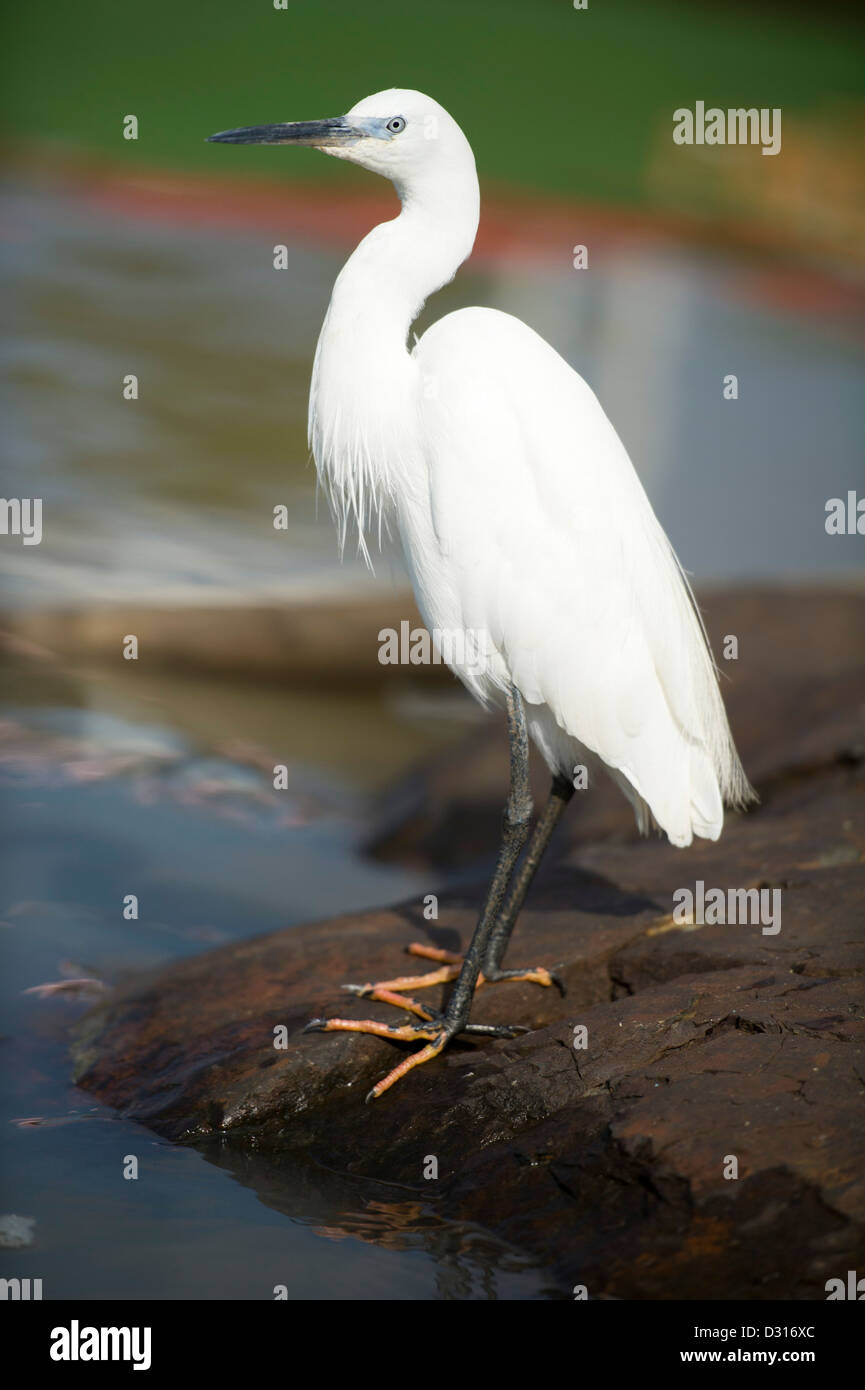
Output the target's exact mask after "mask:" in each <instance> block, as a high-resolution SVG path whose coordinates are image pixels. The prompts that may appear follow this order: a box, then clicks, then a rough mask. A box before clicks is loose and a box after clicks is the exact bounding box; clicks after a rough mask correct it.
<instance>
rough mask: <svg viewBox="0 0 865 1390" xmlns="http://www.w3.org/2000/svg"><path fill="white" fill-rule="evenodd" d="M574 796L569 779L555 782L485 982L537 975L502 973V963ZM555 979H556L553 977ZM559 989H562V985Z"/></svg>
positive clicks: (497, 929)
mask: <svg viewBox="0 0 865 1390" xmlns="http://www.w3.org/2000/svg"><path fill="white" fill-rule="evenodd" d="M573 794H574V788H573V784H572V783H571V782H570V781H568V779H567V778H566V777H561V776H556V777H554V778H553V785H552V789H551V791H550V796H549V800H548V801H547V804H546V806H545V807H544V810H543V813H542V815H541V817H540V819H539V821H538V823H537V825H536V826H535V829H534V834H533V835H532V838H531V842H530V844H529V847H528V850H527V851H526V857H525V859H524V860H523V862H522V864H521V865H520V870H519V873H518V874H517V876H516V878H515V880H514V882H513V884H512V885H511V891H510V893H509V894H508V899H507V902H506V903H505V905H504V907H503V909H502V911H501V913H500V914H499V917H498V919H497V921H496V924H495V926H494V927H493V930H492V932H491V933H490V937H489V940H488V942H487V947H486V951H485V953H484V957H483V963H482V967H481V968H482V970H483V974H484V979H485V980H489V981H490V983H495V982H496V981H498V980H508V979H512V980H519V979H526V978H531V975H532V973H533V972H530V971H525V970H502V969H501V963H502V961H503V959H504V955H505V951H506V950H507V949H508V942H509V940H510V936H511V932H512V931H513V929H514V926H515V925H516V920H517V918H518V917H519V915H520V910H521V909H522V906H523V903H524V902H525V900H526V894H527V893H528V891H529V886H530V884H531V882H532V879H533V878H534V876H535V871H536V869H537V867H538V865H539V864H540V862H541V860H542V858H543V856H544V850H545V849H546V847H547V845H548V844H549V842H550V837H551V835H552V833H553V831H554V830H555V828H556V826H557V825H558V823H559V820H560V819H561V816H562V813H563V811H564V809H565V807H566V806H567V804H568V802H569V801H570V799H571V797H572V796H573ZM551 978H552V979H555V977H554V976H552V977H551ZM556 983H559V987H560V988H561V984H560V982H558V981H556Z"/></svg>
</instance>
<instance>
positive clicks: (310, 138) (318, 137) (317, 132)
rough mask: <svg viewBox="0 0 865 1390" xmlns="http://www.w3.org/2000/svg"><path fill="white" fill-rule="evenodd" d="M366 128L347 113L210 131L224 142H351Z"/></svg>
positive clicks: (225, 143)
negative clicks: (323, 118)
mask: <svg viewBox="0 0 865 1390" xmlns="http://www.w3.org/2000/svg"><path fill="white" fill-rule="evenodd" d="M363 135H364V131H362V130H358V129H357V127H356V126H353V125H351V124H350V123H349V122H348V121H347V120H346V118H345V116H334V117H332V118H331V119H330V120H326V121H289V122H288V123H287V124H284V125H249V126H241V127H240V129H239V130H223V131H221V132H220V133H219V135H208V137H207V138H208V140H212V141H215V142H216V143H217V144H222V145H313V146H316V145H351V144H353V143H354V141H355V140H361V139H362V138H363Z"/></svg>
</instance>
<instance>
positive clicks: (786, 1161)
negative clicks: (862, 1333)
mask: <svg viewBox="0 0 865 1390" xmlns="http://www.w3.org/2000/svg"><path fill="white" fill-rule="evenodd" d="M725 604H726V605H727V607H726V608H725V607H724V605H725ZM863 607H865V606H863V602H862V600H861V599H859V598H857V597H855V596H843V597H841V596H838V595H812V596H807V597H806V598H803V596H801V595H799V596H793V595H777V596H767V595H751V596H745V595H743V596H734V597H732V598H729V599H724V600H721V599H719V600H718V601H717V609H716V611H714V612H713V610H712V609H711V608H710V610H709V617H710V622H713V623H714V624H720V626H717V625H716V626H715V632H721V634H722V635H723V634H724V633H737V634H738V635H739V641H740V658H739V662H738V664H735V663H729V665H731V666H734V665H735V671H734V676H733V682H732V689H731V691H730V694H729V705H730V709H731V717H732V720H733V724H734V730H735V732H736V735H737V738H738V740H739V744H740V747H741V748H742V751H743V756H744V758H745V761H746V766H747V767H748V770H749V772H750V773H751V775H752V777H753V779H754V780H755V782H756V783H757V785H758V789H759V790H760V792H761V795H762V798H763V799H762V803H761V805H760V806H759V807H758V808H757V809H756V810H755V811H753V812H752V813H750V814H749V815H748V816H746V817H731V818H730V821H729V823H728V826H727V829H726V830H725V833H724V836H723V837H722V839H721V841H720V842H718V843H717V844H714V845H713V844H707V843H705V842H702V841H699V842H697V845H696V846H695V847H694V848H693V849H692V850H690V851H688V852H687V853H684V852H682V851H677V850H674V849H672V848H671V847H669V846H668V845H666V844H665V843H661V842H660V841H657V840H650V841H639V840H637V839H636V838H635V837H633V836H632V835H631V832H630V829H629V828H628V827H627V826H626V824H625V822H624V820H622V821H621V822H619V821H618V820H617V819H616V817H617V816H618V812H617V811H616V810H615V809H609V810H606V809H604V808H603V807H602V806H600V805H596V804H594V803H589V804H587V805H586V806H585V807H583V806H581V805H578V806H577V807H576V809H575V811H574V814H573V815H572V816H571V817H570V818H569V821H568V822H566V825H567V829H563V833H562V836H561V842H560V846H559V852H558V854H557V855H555V856H553V858H552V859H551V861H550V862H549V864H548V865H546V866H545V868H544V870H542V872H541V874H539V877H538V881H537V883H536V885H535V889H534V890H533V893H532V895H531V897H530V900H529V904H528V905H527V907H526V909H525V910H524V913H523V915H522V918H521V920H520V923H519V926H518V928H517V930H516V932H515V934H514V938H513V941H512V944H511V950H510V953H509V959H508V963H509V964H511V965H516V964H523V965H534V964H546V965H553V964H559V966H560V969H561V974H562V976H563V978H564V981H565V984H566V986H567V995H566V997H565V998H562V997H560V996H559V994H558V993H557V992H555V991H553V990H542V989H539V988H538V987H536V986H531V985H522V984H519V985H513V984H511V985H497V986H488V987H485V988H482V989H481V990H480V991H479V993H478V995H477V999H476V1003H475V1008H474V1013H473V1018H474V1019H475V1021H480V1022H511V1021H512V1022H520V1023H525V1024H529V1025H531V1026H532V1029H533V1031H532V1032H531V1033H529V1034H527V1035H525V1036H522V1037H520V1038H518V1039H516V1040H513V1041H489V1040H483V1039H476V1040H460V1041H458V1042H457V1043H455V1044H454V1045H453V1046H452V1047H451V1048H450V1049H449V1050H448V1051H447V1052H446V1053H445V1054H444V1055H443V1056H442V1057H441V1058H439V1059H438V1060H437V1061H436V1062H434V1063H432V1064H431V1065H429V1066H426V1067H423V1068H421V1069H419V1070H417V1071H415V1072H413V1073H412V1074H410V1075H409V1076H408V1077H407V1078H406V1079H405V1080H404V1081H403V1082H401V1083H399V1084H398V1085H397V1086H396V1087H395V1088H394V1089H393V1090H392V1091H391V1092H389V1093H387V1095H386V1096H384V1097H383V1098H382V1099H381V1100H380V1101H378V1102H376V1103H375V1104H373V1105H364V1104H363V1097H364V1095H365V1094H366V1092H367V1090H368V1089H369V1087H370V1086H371V1085H372V1084H373V1082H375V1081H376V1080H378V1079H379V1078H380V1077H381V1076H382V1075H383V1074H384V1072H386V1071H387V1070H388V1069H389V1068H390V1067H391V1066H392V1065H394V1063H395V1060H397V1058H398V1057H399V1056H400V1055H402V1054H403V1051H404V1049H403V1048H402V1047H401V1046H398V1045H395V1044H392V1043H387V1042H385V1041H382V1040H380V1039H376V1038H373V1037H369V1036H363V1035H358V1034H351V1033H331V1034H304V1033H303V1032H302V1028H303V1025H304V1024H305V1023H306V1021H307V1020H308V1019H309V1018H310V1017H311V1016H313V1015H318V1014H322V1013H327V1014H337V1013H339V1014H342V1015H343V1016H354V1017H369V1016H374V1017H379V1018H381V1019H383V1020H394V1019H395V1018H396V1017H398V1016H397V1015H396V1013H395V1011H394V1010H393V1009H391V1008H389V1007H388V1006H386V1005H381V1004H369V1003H368V1002H367V1001H364V1000H360V999H356V998H353V997H352V996H350V995H347V994H345V993H343V992H342V991H341V989H340V985H341V983H342V982H344V981H355V982H363V981H366V980H369V979H376V978H387V977H391V976H393V975H395V974H400V973H403V972H405V971H406V970H410V971H412V972H414V971H415V970H416V969H417V968H419V967H420V968H422V963H419V962H413V961H412V960H411V958H409V957H406V956H405V955H404V954H403V948H404V947H405V946H406V945H407V944H408V943H409V942H411V941H415V940H420V941H427V942H431V943H433V944H435V945H439V946H444V947H446V948H449V949H454V948H456V947H458V946H459V945H461V944H464V943H465V942H466V941H467V940H468V937H469V935H470V932H471V928H472V925H473V921H474V914H475V911H476V907H477V902H478V900H479V897H480V895H481V892H482V889H483V884H482V882H481V881H480V880H479V881H478V882H477V884H475V885H472V886H471V887H470V888H466V889H465V890H462V889H461V890H460V891H459V892H448V893H442V894H441V895H440V898H439V915H438V920H437V921H435V922H431V921H427V920H426V919H425V917H424V915H423V911H422V906H421V904H420V903H419V902H418V903H412V904H407V905H404V906H400V907H397V908H394V909H391V910H388V911H377V912H368V913H363V914H357V915H351V916H348V917H344V918H340V919H337V920H334V921H330V922H325V923H319V924H314V925H311V926H308V927H304V928H300V929H291V930H287V931H284V932H278V933H275V934H272V935H269V936H266V937H260V938H257V939H254V940H251V941H243V942H238V943H233V944H231V945H230V946H224V947H221V948H220V949H218V950H216V951H212V952H208V953H207V954H203V955H199V956H196V957H193V958H191V959H186V960H184V961H181V962H180V963H179V964H176V965H174V966H172V967H171V968H170V969H168V970H166V971H163V972H162V973H161V974H158V975H154V976H151V977H148V978H145V979H142V978H140V977H139V978H138V979H136V980H133V981H130V982H129V983H128V985H127V986H125V987H124V988H121V989H120V990H119V991H118V992H117V993H116V994H115V995H114V996H113V997H111V998H110V999H108V1000H106V1001H105V1002H104V1003H102V1004H101V1005H100V1006H98V1007H97V1008H96V1009H94V1010H93V1011H92V1012H91V1013H90V1014H88V1015H87V1016H86V1018H85V1019H84V1020H83V1021H82V1022H81V1024H80V1025H79V1027H78V1031H77V1035H76V1039H75V1048H74V1051H75V1065H76V1079H77V1081H78V1084H79V1085H80V1086H82V1087H84V1088H85V1089H86V1090H88V1091H90V1092H91V1093H93V1094H94V1095H96V1096H97V1097H98V1098H99V1099H101V1100H102V1101H104V1102H106V1103H108V1104H110V1105H113V1106H115V1107H117V1108H118V1109H119V1110H120V1111H122V1112H123V1113H124V1114H125V1115H127V1116H129V1117H131V1118H134V1119H136V1120H138V1121H140V1122H141V1123H143V1124H145V1125H147V1126H149V1127H150V1128H151V1129H153V1130H155V1131H156V1132H157V1133H159V1134H160V1135H163V1136H165V1137H167V1138H169V1139H172V1140H176V1141H185V1142H194V1143H196V1144H197V1145H199V1146H200V1147H201V1148H202V1149H203V1151H204V1152H205V1153H207V1155H208V1157H210V1158H211V1159H212V1160H213V1161H214V1162H216V1163H219V1164H220V1165H221V1166H224V1167H226V1168H228V1169H230V1170H231V1171H232V1172H233V1173H234V1174H235V1176H236V1177H237V1178H238V1180H239V1181H242V1182H245V1183H249V1184H250V1185H251V1186H253V1187H254V1188H255V1190H256V1191H257V1192H258V1193H259V1195H260V1196H261V1198H262V1200H264V1201H265V1202H267V1203H268V1204H270V1205H272V1206H274V1207H276V1208H277V1209H280V1210H284V1211H286V1212H288V1213H290V1214H296V1213H297V1212H298V1210H299V1209H300V1208H301V1207H302V1208H303V1212H304V1214H305V1217H304V1219H308V1220H312V1221H313V1222H314V1223H315V1224H316V1225H317V1226H318V1227H319V1228H320V1229H322V1230H323V1231H325V1232H327V1233H330V1234H336V1235H344V1234H351V1235H354V1236H359V1238H361V1239H366V1240H370V1241H374V1242H376V1243H380V1244H383V1245H389V1244H406V1243H411V1242H420V1243H422V1244H425V1245H426V1246H428V1247H429V1248H434V1249H435V1250H436V1251H437V1253H438V1254H440V1255H441V1252H442V1251H444V1252H445V1254H446V1252H447V1250H448V1248H449V1242H451V1243H452V1242H453V1241H454V1240H455V1239H456V1238H455V1237H454V1235H453V1232H454V1231H455V1230H456V1229H459V1230H461V1231H463V1232H465V1231H466V1230H468V1231H471V1232H474V1233H475V1238H476V1239H478V1240H482V1241H485V1242H487V1243H488V1247H489V1252H491V1253H489V1258H490V1259H491V1260H492V1261H494V1262H495V1263H497V1264H500V1265H502V1266H503V1267H507V1266H508V1262H509V1261H517V1262H518V1261H520V1260H527V1261H530V1262H534V1263H536V1264H537V1266H538V1267H539V1268H540V1270H541V1271H542V1272H543V1294H544V1295H545V1296H549V1297H569V1296H571V1290H572V1288H573V1286H574V1285H575V1284H584V1285H586V1287H587V1289H588V1293H589V1296H590V1297H607V1298H635V1297H636V1298H736V1297H742V1298H767V1299H769V1298H824V1297H825V1289H824V1285H825V1282H826V1280H827V1279H829V1278H834V1277H839V1276H840V1277H845V1276H846V1271H847V1270H848V1269H856V1268H859V1269H860V1270H861V1268H862V1265H863V1261H865V1163H863V1156H865V1047H863V1037H865V988H863V975H865V870H863V862H865V849H863V847H865V796H863V789H865V775H863V764H862V744H863V733H862V729H863V725H862V712H863V703H865V675H863V673H865V658H863V631H865V622H863ZM797 615H798V616H797ZM477 743H478V749H477V752H478V757H479V758H487V757H488V756H489V755H488V750H485V748H484V747H482V746H481V740H478V741H477ZM471 772H472V760H471V758H470V757H468V756H467V757H466V758H465V759H464V775H465V777H466V778H467V779H470V777H471ZM427 777H429V774H427ZM437 794H438V795H439V804H440V805H441V806H446V805H447V794H446V792H445V791H443V790H442V788H441V786H439V787H438V788H437ZM595 795H596V794H595V793H592V796H593V797H594V796H595ZM602 796H604V797H605V796H606V793H603V794H602V793H597V797H598V802H600V800H601V797H602ZM578 799H579V798H577V800H578ZM609 805H610V808H614V803H613V802H612V801H611V802H610V803H609ZM626 810H627V808H626ZM445 823H446V817H444V813H443V820H442V824H443V825H444V824H445ZM494 829H495V827H494V828H493V833H494ZM409 838H410V837H409ZM421 838H422V837H420V838H416V840H415V846H414V849H413V851H412V852H413V853H415V854H416V855H417V854H418V853H420V851H419V850H418V849H417V845H418V844H419V843H420V842H421ZM406 843H408V839H407V840H406ZM485 847H487V846H485ZM698 881H699V882H702V883H704V884H705V887H706V890H707V891H708V889H709V888H715V887H718V888H723V889H724V890H727V889H730V888H737V889H752V888H756V889H760V890H763V891H765V892H766V893H767V894H769V895H771V893H772V892H773V891H775V890H777V891H778V892H779V893H780V900H778V899H772V898H771V896H768V897H767V898H766V899H765V900H764V901H765V902H766V904H767V906H768V904H770V903H776V902H779V906H780V930H779V931H771V930H770V931H768V932H767V931H764V926H766V925H770V926H771V925H774V924H770V923H767V922H766V921H765V920H764V921H763V922H762V923H761V922H753V921H752V922H750V923H748V924H738V925H731V924H723V925H722V924H700V922H698V921H694V920H682V921H680V920H677V918H676V917H674V915H673V906H674V897H673V895H674V893H675V892H676V891H677V890H679V889H681V888H690V889H691V890H694V889H695V886H696V884H697V882H698ZM434 887H435V884H434V882H431V885H430V891H432V890H433V889H434ZM678 915H681V914H678ZM425 997H427V998H429V999H430V1000H431V1001H432V1002H436V1003H437V1002H440V1001H441V998H442V991H441V990H440V989H439V990H431V991H429V992H428V994H426V995H425ZM281 1027H284V1029H285V1037H284V1043H285V1045H284V1046H283V1047H274V1038H275V1032H274V1030H275V1029H279V1028H281ZM578 1027H584V1028H585V1030H586V1035H585V1044H586V1045H585V1046H584V1047H578V1046H575V1045H574V1044H575V1041H577V1042H579V1041H581V1035H580V1034H575V1028H578ZM430 1158H435V1160H436V1162H437V1171H438V1175H437V1177H432V1178H430V1177H426V1176H425V1171H426V1172H427V1173H428V1172H429V1171H430V1162H429V1160H430ZM736 1170H737V1172H738V1176H736V1177H733V1176H730V1175H731V1174H732V1173H733V1172H734V1171H736ZM446 1262H447V1261H446V1259H445V1263H446Z"/></svg>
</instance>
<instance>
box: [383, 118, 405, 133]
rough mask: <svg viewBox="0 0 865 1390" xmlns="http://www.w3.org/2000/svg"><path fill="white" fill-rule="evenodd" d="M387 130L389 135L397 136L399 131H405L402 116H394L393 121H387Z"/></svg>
mask: <svg viewBox="0 0 865 1390" xmlns="http://www.w3.org/2000/svg"><path fill="white" fill-rule="evenodd" d="M387 128H388V130H389V131H390V133H391V135H399V133H400V131H401V130H405V118H404V117H403V116H394V118H393V120H391V121H388V123H387Z"/></svg>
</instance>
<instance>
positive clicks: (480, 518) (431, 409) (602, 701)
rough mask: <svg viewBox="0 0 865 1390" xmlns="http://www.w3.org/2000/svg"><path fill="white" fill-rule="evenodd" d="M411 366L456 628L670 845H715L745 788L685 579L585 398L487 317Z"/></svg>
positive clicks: (501, 322) (467, 323)
mask: <svg viewBox="0 0 865 1390" xmlns="http://www.w3.org/2000/svg"><path fill="white" fill-rule="evenodd" d="M414 355H415V359H416V361H417V362H418V364H419V367H420V370H421V376H422V380H423V383H424V389H423V393H422V394H423V399H422V402H421V412H422V426H423V436H424V439H425V447H426V448H427V451H428V465H429V473H430V509H431V520H432V527H433V530H434V533H435V543H436V544H437V546H438V549H439V554H440V556H441V557H442V559H443V560H444V562H445V566H446V568H447V571H448V574H449V576H450V584H451V586H452V589H453V591H455V592H456V593H457V594H458V596H459V601H460V603H461V607H462V621H463V624H464V626H465V627H466V628H471V629H474V630H477V631H485V632H487V633H489V635H490V638H491V639H492V642H493V644H494V646H495V648H496V649H497V651H498V652H499V653H500V654H501V656H502V658H503V661H504V665H505V668H506V669H507V671H508V672H509V674H510V678H511V679H512V681H513V682H514V684H515V685H516V687H517V688H518V690H519V691H520V692H521V694H522V696H523V698H524V700H525V701H526V702H527V704H528V705H530V706H546V707H547V708H548V709H549V711H550V713H551V714H552V716H553V717H554V718H555V721H556V725H557V726H558V728H559V729H561V730H562V731H563V732H564V733H565V734H567V735H569V736H571V737H572V738H574V739H576V740H578V741H579V742H580V743H581V744H583V745H584V746H585V747H586V748H588V749H590V750H591V751H592V752H593V753H595V754H596V755H597V756H598V757H599V758H600V759H602V760H603V762H604V763H605V764H607V766H608V767H610V768H611V769H614V770H615V771H616V772H617V773H618V774H620V777H624V778H625V779H627V782H628V783H629V784H630V786H631V787H633V789H634V790H635V791H636V793H637V794H638V796H639V797H641V798H642V799H643V800H644V801H645V802H646V803H647V804H648V806H649V808H650V809H651V812H652V814H653V816H654V818H655V820H656V821H657V823H658V824H659V825H660V826H661V827H662V828H663V829H664V830H665V831H666V832H667V834H668V836H669V838H670V839H671V840H672V841H673V843H675V844H688V843H690V841H691V837H692V834H697V835H703V836H707V837H709V838H712V839H716V838H717V836H718V835H719V834H720V831H721V827H722V824H723V802H724V801H727V802H728V803H730V804H742V803H744V802H745V801H746V800H748V799H750V796H751V795H752V792H751V789H750V787H749V785H748V781H747V778H746V777H745V774H744V772H743V770H742V767H741V764H740V762H739V758H738V755H737V753H736V750H735V747H734V744H733V741H732V737H731V734H730V730H729V726H728V723H727V717H726V713H725V710H724V705H723V701H722V699H721V695H720V691H719V689H718V681H717V675H716V671H715V666H714V662H713V660H712V656H711V652H710V651H709V647H708V643H707V640H706V637H705V631H704V629H703V625H702V621H701V619H700V617H699V614H698V612H697V609H696V605H695V604H694V601H693V598H692V595H691V592H690V589H689V587H688V584H687V581H686V579H685V577H684V575H683V572H682V570H681V567H680V566H679V563H678V561H677V559H676V556H675V554H674V552H673V550H672V547H671V546H670V543H669V541H668V540H667V538H666V536H665V534H664V532H663V530H662V528H661V526H660V523H659V522H658V520H657V518H656V517H655V514H654V512H653V511H652V508H651V505H650V503H649V500H648V498H647V497H646V494H645V492H644V490H643V487H642V485H641V483H640V481H639V479H638V477H637V475H636V473H635V472H634V469H633V467H632V465H631V462H630V459H629V458H628V455H627V453H626V451H625V449H624V446H623V445H622V443H621V441H620V440H619V437H618V435H617V434H616V432H615V430H614V429H613V427H612V425H611V424H610V422H609V420H608V419H607V417H606V415H605V414H604V412H603V410H602V408H601V406H600V404H599V403H598V401H597V398H596V397H595V395H594V394H593V392H592V391H591V390H590V388H589V387H588V386H587V385H586V383H585V382H584V381H583V380H582V378H581V377H579V376H578V375H577V373H576V372H574V371H573V369H572V368H571V367H570V366H568V364H567V363H566V362H565V361H564V359H563V358H561V357H560V356H559V355H558V353H556V352H555V351H554V350H553V349H552V348H551V347H550V346H549V344H548V343H546V342H544V340H543V339H542V338H540V337H539V336H538V335H537V334H536V333H534V332H533V331H532V330H531V329H530V328H528V327H526V325H525V324H523V323H521V322H520V321H519V320H518V319H515V318H512V317H511V316H510V315H508V314H502V313H499V312H498V311H496V310H490V309H463V310H460V311H458V312H457V313H454V314H449V315H448V316H447V317H446V318H444V319H442V320H441V321H440V322H439V323H437V324H435V325H434V326H433V327H432V328H431V329H430V330H429V331H428V332H427V333H426V334H425V335H424V337H423V338H422V340H421V341H420V343H419V344H418V346H417V348H416V350H415V354H414ZM417 568H418V567H416V573H417ZM420 568H421V569H423V566H421V567H420ZM430 568H431V569H434V566H431V567H430ZM562 770H563V771H567V770H568V769H566V768H563V769H562ZM617 780H619V779H617Z"/></svg>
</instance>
